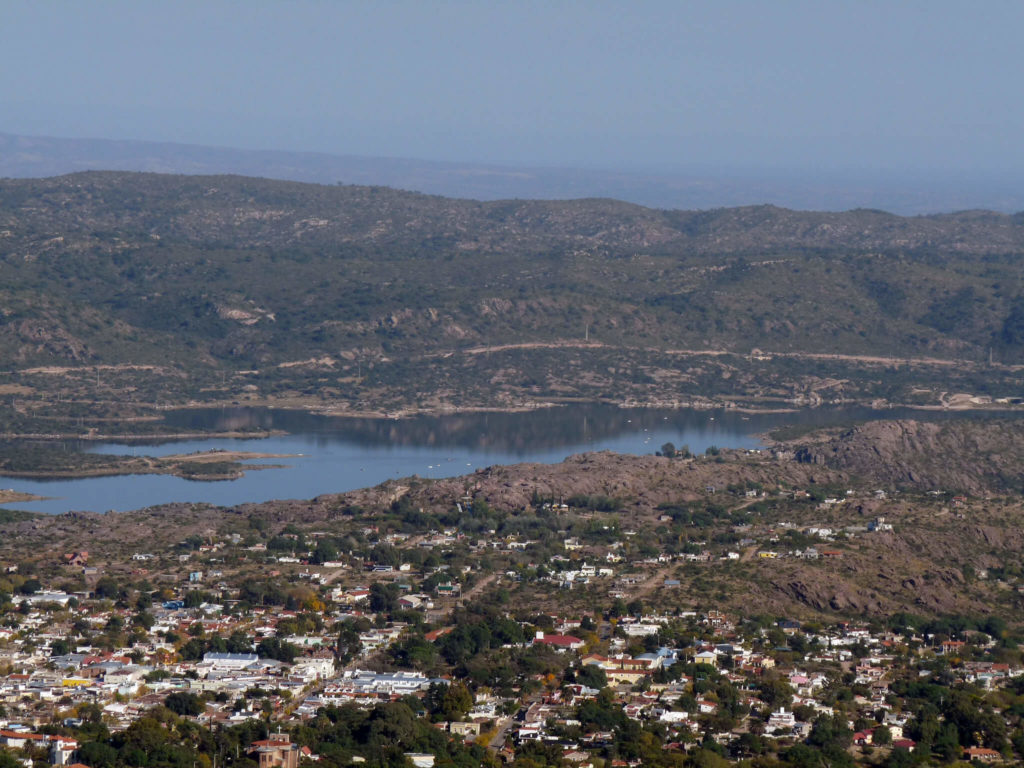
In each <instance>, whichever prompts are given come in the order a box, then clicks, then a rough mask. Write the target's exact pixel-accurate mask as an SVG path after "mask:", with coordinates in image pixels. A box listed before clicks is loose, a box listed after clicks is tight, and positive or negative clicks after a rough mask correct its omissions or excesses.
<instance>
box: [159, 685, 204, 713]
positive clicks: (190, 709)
mask: <svg viewBox="0 0 1024 768" xmlns="http://www.w3.org/2000/svg"><path fill="white" fill-rule="evenodd" d="M164 706H165V707H167V708H168V709H169V710H171V712H173V713H174V714H176V715H184V716H186V717H195V716H197V715H201V714H202V713H203V710H204V707H203V703H202V701H200V700H199V697H198V696H196V695H195V694H194V693H188V692H187V691H174V692H173V693H171V694H170V695H169V696H168V697H167V698H166V699H164Z"/></svg>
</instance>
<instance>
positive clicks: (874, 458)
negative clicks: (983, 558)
mask: <svg viewBox="0 0 1024 768" xmlns="http://www.w3.org/2000/svg"><path fill="white" fill-rule="evenodd" d="M794 457H795V458H796V460H797V461H798V462H800V463H803V464H811V465H815V466H820V467H827V468H829V469H833V470H839V471H843V472H849V473H851V474H853V475H855V476H857V477H860V478H863V479H864V480H866V481H870V482H873V483H876V484H878V485H879V486H881V487H912V488H916V489H919V490H925V491H927V490H934V489H941V490H949V491H958V492H963V493H971V494H980V493H985V492H1002V491H1006V490H1019V489H1020V488H1021V487H1022V486H1024V423H1021V422H1020V421H1017V420H1009V419H992V420H957V421H955V422H954V421H950V422H922V421H907V420H904V421H874V422H869V423H867V424H863V425H860V426H857V427H854V428H853V429H850V430H847V431H845V432H843V433H841V434H839V435H835V436H826V437H819V438H818V439H814V438H813V437H812V439H811V440H809V441H804V442H802V443H800V444H798V445H797V446H796V447H795V450H794Z"/></svg>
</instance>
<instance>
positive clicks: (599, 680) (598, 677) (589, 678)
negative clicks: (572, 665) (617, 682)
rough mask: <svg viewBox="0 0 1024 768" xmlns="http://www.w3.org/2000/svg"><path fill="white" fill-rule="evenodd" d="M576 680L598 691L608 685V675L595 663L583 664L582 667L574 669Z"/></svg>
mask: <svg viewBox="0 0 1024 768" xmlns="http://www.w3.org/2000/svg"><path fill="white" fill-rule="evenodd" d="M576 682H577V683H579V684H580V685H585V686H587V688H594V689H595V690H598V691H600V690H601V689H602V688H604V687H606V686H607V685H608V675H606V674H605V671H604V670H603V669H601V667H600V666H599V665H597V664H585V665H584V666H583V668H582V669H579V670H577V671H576Z"/></svg>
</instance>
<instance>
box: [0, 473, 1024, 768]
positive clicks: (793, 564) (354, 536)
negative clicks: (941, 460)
mask: <svg viewBox="0 0 1024 768" xmlns="http://www.w3.org/2000/svg"><path fill="white" fill-rule="evenodd" d="M734 458H735V460H737V461H750V462H755V463H756V462H768V461H773V459H771V458H766V457H762V456H756V455H755V456H740V457H734ZM697 460H698V461H713V460H714V459H709V458H708V457H704V458H702V459H697ZM730 460H731V459H730ZM688 461H694V459H689V460H688ZM434 485H436V484H430V483H424V484H423V485H422V488H420V489H419V490H420V491H422V492H424V493H435V492H436V488H434ZM385 491H387V492H388V494H390V495H389V496H388V498H390V499H391V500H390V502H388V503H386V504H383V505H382V506H381V508H378V509H371V508H368V507H356V506H352V505H351V504H347V503H342V501H343V500H339V499H332V500H330V502H329V505H330V509H331V512H330V514H328V515H326V516H325V519H323V520H318V521H314V522H309V521H308V520H307V521H305V522H298V521H296V520H289V521H286V516H282V517H281V519H277V520H274V519H271V517H270V516H269V515H259V514H255V513H250V514H246V515H243V514H238V513H233V514H228V513H223V514H220V515H219V516H218V515H215V514H212V513H210V512H209V511H200V512H198V513H197V519H202V520H205V521H206V522H207V524H208V525H209V526H210V527H209V528H206V529H197V532H194V533H190V534H189V535H187V536H186V537H184V538H179V539H176V540H174V539H166V540H165V541H164V544H166V546H164V545H162V544H159V541H158V539H154V543H153V544H147V547H148V548H147V550H146V551H138V550H129V549H126V548H125V546H124V545H123V544H118V542H117V541H116V539H115V538H114V537H109V538H108V539H106V540H102V539H101V540H98V539H97V537H96V536H93V537H91V539H92V540H91V541H90V542H89V544H90V548H89V550H85V549H84V548H83V549H76V550H70V551H54V550H53V549H52V545H53V544H56V543H57V542H52V544H51V548H50V549H47V548H46V547H45V546H41V548H40V549H39V550H37V551H34V552H30V551H27V550H24V549H22V548H17V549H14V548H10V549H8V550H6V551H5V557H7V558H8V560H7V562H6V566H5V570H6V573H4V574H3V575H2V579H0V590H2V591H3V607H2V610H3V619H2V625H3V626H2V629H0V641H2V647H0V664H2V667H0V669H2V671H3V677H2V678H0V705H2V720H3V722H2V729H0V743H2V745H3V747H4V751H3V753H2V755H0V758H2V759H3V760H5V761H6V762H7V763H9V764H11V765H15V764H23V765H26V766H29V765H72V764H80V765H86V766H90V768H106V767H107V766H118V765H147V766H149V765H153V766H156V765H184V764H186V763H188V762H190V761H192V760H196V761H198V762H200V763H202V764H204V765H206V764H209V765H214V764H220V765H235V766H248V765H254V766H261V767H262V766H274V765H282V766H297V765H299V764H305V763H310V764H312V763H313V762H317V763H319V764H323V765H352V764H366V765H409V764H412V765H416V766H435V765H436V766H445V765H499V764H502V763H505V764H512V765H524V766H526V765H531V766H538V765H576V766H594V767H595V768H604V766H623V765H633V766H635V765H680V766H682V765H719V764H725V763H726V762H736V761H749V764H751V765H765V766H767V765H776V764H779V765H818V764H823V763H822V762H821V761H826V763H827V764H829V765H855V764H866V765H886V766H890V765H891V766H903V765H916V764H921V763H922V762H925V763H926V762H928V761H930V760H940V761H951V760H957V759H960V760H967V761H978V762H981V763H1000V762H1014V761H1015V760H1016V759H1018V756H1019V755H1020V754H1021V752H1022V749H1024V729H1022V723H1021V713H1024V662H1022V656H1021V653H1020V651H1019V650H1018V648H1017V642H1018V639H1019V638H1020V635H1019V634H1018V633H1019V628H1018V627H1015V626H1011V625H1009V624H1008V623H1007V622H1006V621H1004V620H1003V619H1001V618H999V617H998V616H997V615H991V614H970V615H967V614H960V615H958V614H955V613H952V612H950V613H947V614H940V613H938V612H936V611H929V610H921V611H913V610H907V611H900V612H888V613H882V612H877V613H874V614H872V613H871V612H869V611H868V612H866V611H864V610H853V609H852V603H851V602H849V601H848V603H847V604H846V605H838V604H837V605H822V606H820V607H815V606H814V605H813V601H810V600H806V599H805V600H804V603H803V604H802V605H801V604H800V603H799V602H797V601H792V602H791V603H790V604H789V605H790V608H789V609H788V610H786V611H784V612H782V611H775V610H773V608H774V607H778V606H779V605H780V604H779V603H777V602H776V603H775V604H774V605H773V604H772V603H770V602H765V603H763V604H758V602H757V601H756V600H751V599H750V598H749V597H745V596H744V594H743V593H742V589H743V587H742V586H740V585H742V584H743V583H748V584H751V583H755V582H757V581H762V582H763V581H765V580H770V579H771V578H772V574H773V573H777V574H779V575H780V577H781V574H783V573H784V572H785V571H784V569H787V568H798V569H802V571H801V572H802V573H811V572H820V573H821V574H822V575H823V576H824V577H825V578H828V577H827V574H828V573H829V572H830V571H834V570H835V569H836V568H837V564H843V565H849V564H850V563H853V562H855V561H856V560H857V559H858V558H861V559H863V558H865V557H873V556H875V553H877V552H881V551H884V550H885V548H886V547H892V546H895V545H896V544H895V543H896V542H898V541H899V540H900V536H901V530H904V529H907V530H910V529H913V528H914V527H916V526H917V525H919V524H925V521H927V520H933V521H934V520H940V521H942V522H943V524H948V523H950V522H953V523H966V522H967V521H968V520H969V519H971V518H972V517H976V516H978V515H980V514H985V512H983V510H991V508H992V505H993V503H994V502H993V501H992V500H991V499H988V500H975V499H971V498H968V497H967V496H964V495H958V494H953V493H947V492H942V491H933V492H923V493H911V492H894V491H883V490H881V489H877V488H862V489H858V488H856V487H850V488H843V487H840V486H822V485H820V484H809V485H807V486H806V487H792V486H791V487H779V486H776V487H769V486H768V485H767V484H765V483H761V482H757V483H728V484H725V485H723V486H721V487H719V486H712V485H710V484H707V483H705V484H703V485H702V486H701V487H699V488H697V489H696V493H695V495H694V494H691V495H690V496H689V497H687V499H686V500H680V501H678V502H674V503H666V502H663V503H660V504H658V505H657V506H656V507H654V509H653V511H652V513H651V514H650V515H646V516H645V515H627V514H622V513H621V512H620V511H619V507H620V506H621V502H620V501H617V500H614V499H611V498H608V497H596V496H593V495H591V496H580V495H579V494H576V495H573V496H569V497H564V498H554V497H546V496H545V495H544V494H543V493H536V494H535V495H534V497H533V498H532V499H531V503H530V505H529V506H528V508H526V509H520V510H516V511H513V512H505V511H502V510H499V509H497V508H495V507H492V506H491V505H490V504H489V503H488V501H487V499H486V498H485V497H484V495H483V494H481V493H479V492H477V493H474V492H473V491H472V489H470V491H469V492H466V493H462V494H459V495H455V496H453V497H451V498H448V499H447V500H443V499H441V500H439V501H436V505H435V507H434V508H433V509H431V510H427V509H424V508H422V507H420V506H418V505H416V502H415V501H414V499H416V498H417V496H416V493H417V490H416V489H413V488H411V487H408V486H407V487H405V488H401V489H399V491H400V492H399V493H398V494H395V493H394V488H384V489H381V492H385ZM385 501H386V499H385ZM325 503H328V502H325ZM1004 503H1015V502H1012V501H1005V502H1004ZM438 510H441V511H438ZM140 514H141V513H140ZM108 517H109V516H108ZM129 517H130V516H127V517H125V518H124V519H128V518H129ZM118 519H121V518H120V517H119V518H118ZM169 530H173V528H171V529H169ZM84 539H85V537H81V540H84ZM157 545H159V546H157ZM15 552H16V553H19V554H18V556H17V557H13V556H12V554H13V553H15ZM807 569H811V570H810V571H808V570H807ZM876 569H877V567H876ZM786 573H788V572H786ZM1020 576H1021V573H1020V569H1019V567H1018V568H1012V567H1007V568H1003V569H1000V568H990V569H987V570H984V571H982V570H978V569H976V570H974V571H973V572H968V575H967V578H970V579H972V580H973V581H974V583H976V584H985V585H987V586H992V585H997V584H998V585H999V590H1000V594H1002V595H1004V597H1005V599H1009V600H1011V601H1013V600H1017V599H1019V598H1018V597H1017V596H1018V594H1019V592H1020V590H1021V589H1024V587H1022V586H1021V585H1020V584H1019V578H1020ZM804 578H805V580H806V579H808V577H807V576H804ZM807 589H808V590H810V589H811V587H807ZM919 593H920V594H925V593H924V591H923V589H919ZM833 601H835V598H833ZM844 612H845V613H846V614H849V615H847V616H845V617H844V616H843V614H844ZM854 614H859V615H854Z"/></svg>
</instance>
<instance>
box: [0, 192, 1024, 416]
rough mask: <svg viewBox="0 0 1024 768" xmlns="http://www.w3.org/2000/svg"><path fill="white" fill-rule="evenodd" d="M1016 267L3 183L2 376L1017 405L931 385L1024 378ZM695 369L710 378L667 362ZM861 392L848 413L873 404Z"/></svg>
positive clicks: (363, 391)
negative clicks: (701, 357) (947, 394)
mask: <svg viewBox="0 0 1024 768" xmlns="http://www.w3.org/2000/svg"><path fill="white" fill-rule="evenodd" d="M1022 253H1024V217H1022V216H1021V215H1017V216H1008V215H1002V214H995V213H986V212H966V213H959V214H951V215H945V216H928V217H913V218H903V217H898V216H893V215H890V214H886V213H882V212H878V211H870V210H857V211H850V212H847V213H810V212H798V211H790V210H784V209H779V208H773V207H768V206H764V207H754V208H736V209H720V210H713V211H703V212H694V211H664V210H655V209H649V208H643V207H640V206H636V205H630V204H626V203H621V202H616V201H613V200H600V199H595V200H572V201H528V200H509V201H496V202H476V201H472V200H453V199H446V198H441V197H433V196H428V195H422V194H415V193H409V192H401V191H397V190H393V189H386V188H382V187H355V186H320V185H313V184H300V183H292V182H280V181H270V180H266V179H252V178H244V177H231V176H165V175H156V174H131V173H99V172H92V173H82V174H75V175H71V176H63V177H58V178H52V179H33V180H2V181H0V264H2V265H3V268H4V274H5V280H4V284H3V286H2V287H0V354H3V356H4V358H5V359H7V360H9V361H11V362H12V364H13V367H14V368H15V369H19V370H24V369H26V368H29V369H31V368H38V367H41V366H61V365H72V366H76V367H82V366H94V365H114V366H124V365H128V364H131V365H140V364H141V365H153V366H162V367H166V369H167V370H166V371H165V372H164V373H165V374H166V375H164V378H163V380H162V381H161V382H160V383H159V386H158V387H157V388H158V389H161V390H163V391H162V392H161V393H160V395H161V397H162V398H164V399H178V398H181V397H183V396H186V397H187V396H190V397H192V398H195V397H198V396H199V395H198V393H199V392H200V391H209V390H210V389H211V388H212V387H213V386H214V384H213V382H216V381H220V382H221V383H222V385H223V387H222V388H223V389H224V390H225V395H226V396H228V397H234V398H235V399H237V398H238V396H239V395H240V394H241V393H243V392H244V391H246V390H245V388H247V387H248V388H250V389H251V390H252V391H257V392H260V393H262V394H264V395H267V394H271V393H275V392H281V391H284V390H287V391H288V392H289V393H290V394H292V395H294V396H310V395H319V396H321V397H323V398H325V399H328V400H343V399H346V398H347V399H348V401H349V404H350V405H354V404H355V403H357V402H358V403H359V404H360V405H359V407H363V408H365V407H367V403H369V404H371V405H374V404H375V405H376V406H377V407H380V406H381V403H383V402H385V401H387V402H388V403H389V404H390V403H392V402H395V403H401V404H402V405H405V406H408V405H409V404H410V403H413V402H416V401H417V399H419V400H423V399H426V400H433V401H448V402H451V403H455V404H474V405H494V404H496V403H502V404H505V403H508V402H509V401H512V400H516V399H518V400H523V399H529V400H532V401H536V400H539V399H553V398H562V397H569V398H576V399H601V398H609V397H610V398H623V397H634V398H635V397H639V398H641V399H645V400H651V399H655V398H659V399H664V398H669V399H671V398H678V397H679V396H680V394H687V395H698V394H699V395H708V394H715V393H729V394H735V393H736V391H738V392H739V394H750V393H751V390H753V389H754V388H755V385H754V382H755V381H760V382H762V384H761V385H759V386H760V388H768V389H772V388H773V387H774V388H775V389H777V390H778V392H779V393H782V394H784V396H787V397H792V396H794V395H793V393H794V390H795V389H799V387H795V386H794V385H793V381H794V380H796V379H805V381H804V388H805V389H806V388H807V387H811V388H813V387H814V386H816V384H815V383H808V381H807V380H806V378H807V377H809V376H810V377H813V378H814V381H815V382H828V384H827V386H828V387H839V389H840V390H841V389H842V388H843V386H844V382H849V381H851V379H855V380H857V381H860V382H861V383H863V380H864V379H865V376H864V375H863V374H862V373H858V372H856V371H853V372H851V371H850V370H848V369H847V368H846V367H844V366H846V365H847V364H848V363H849V361H850V360H851V359H853V360H861V359H868V360H869V361H873V362H872V363H871V364H887V361H889V362H891V363H892V364H893V365H898V364H899V362H900V361H901V360H904V359H907V358H913V359H922V358H928V359H934V360H939V361H957V366H955V367H954V366H949V367H947V368H946V369H944V370H933V371H932V372H931V373H930V374H929V375H928V376H926V377H924V379H922V378H921V377H919V376H911V377H910V379H909V380H908V381H906V382H902V381H901V382H900V383H899V387H900V391H901V393H903V394H905V393H906V392H909V391H910V389H911V387H910V386H909V385H910V384H916V385H918V386H924V387H925V388H927V389H929V390H930V389H932V388H936V389H937V391H942V390H943V389H944V390H948V391H968V392H978V391H979V389H984V390H986V392H987V393H988V394H992V395H997V396H999V395H1016V394H1019V392H1017V391H1016V390H1017V389H1018V383H1019V379H1020V375H1021V374H1020V370H1018V369H1013V368H1006V367H999V368H998V370H996V369H987V370H986V371H985V373H984V375H976V376H974V379H972V380H971V381H970V382H965V383H956V384H955V385H954V381H956V379H957V377H958V376H962V375H963V374H964V373H965V372H970V371H971V370H973V369H972V367H973V366H977V365H982V364H986V365H987V364H988V363H989V362H992V363H994V364H995V365H996V366H1001V365H1002V364H1014V363H1020V362H1022V361H1024V288H1022V286H1021V284H1020V256H1021V254H1022ZM551 350H554V352H550V351H551ZM694 350H696V351H703V352H706V353H708V354H710V355H712V356H713V357H712V358H711V359H710V360H709V362H708V365H703V364H701V365H684V364H682V363H681V362H680V360H679V358H678V355H679V354H682V353H688V352H692V351H694ZM480 352H486V353H487V354H486V355H484V356H480V357H478V355H479V353H480ZM752 352H756V354H755V355H754V356H753V357H751V353H752ZM722 354H726V355H732V356H735V359H731V360H729V359H728V358H722V357H720V356H721V355H722ZM834 355H839V356H845V358H844V359H845V360H846V362H839V361H838V360H839V358H834V357H832V356H834ZM673 356H676V357H673ZM714 356H719V357H714ZM793 356H797V357H798V358H799V357H800V356H803V359H804V360H807V359H811V358H808V357H807V356H814V357H813V363H807V362H803V363H794V362H793V359H792V358H793ZM723 360H729V362H728V363H727V364H725V363H723V362H722V361H723ZM752 360H756V361H758V365H759V366H760V368H763V369H764V370H758V371H752V370H750V364H751V361H752ZM242 371H245V372H246V373H245V374H244V376H245V377H248V378H245V379H244V380H243V379H241V378H240V379H237V380H235V381H233V382H231V383H228V380H227V378H226V377H227V376H228V375H231V374H237V373H239V372H242ZM993 371H995V373H993ZM974 373H977V372H976V371H975V372H974ZM182 374H185V375H187V376H195V377H197V378H196V380H193V381H189V382H188V383H187V385H186V384H181V383H180V382H175V381H174V377H175V376H180V375H182ZM972 375H973V374H972ZM93 378H95V377H93ZM868 378H870V379H871V380H872V381H875V380H876V378H877V377H875V375H874V374H872V375H871V376H870V377H868ZM775 379H783V380H784V381H781V382H780V383H779V386H777V387H776V386H775V383H774V382H775ZM878 381H882V382H883V383H884V381H890V382H891V381H893V377H891V376H888V375H886V376H884V377H881V379H878ZM411 382H416V386H412V384H411ZM765 382H766V383H765ZM876 383H877V382H876ZM33 386H34V384H33ZM131 386H132V387H134V388H135V389H139V388H140V387H141V386H143V385H142V384H140V383H139V381H133V382H132V383H131ZM954 386H955V388H954ZM872 387H873V388H872V389H871V390H870V393H868V392H863V393H862V395H863V396H865V397H867V396H874V397H879V396H882V397H889V394H888V393H885V392H881V391H879V390H880V389H884V387H879V386H875V385H874V384H873V385H872ZM963 387H966V389H964V388H963ZM204 388H205V390H204ZM901 396H902V395H901ZM929 397H930V396H929Z"/></svg>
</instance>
